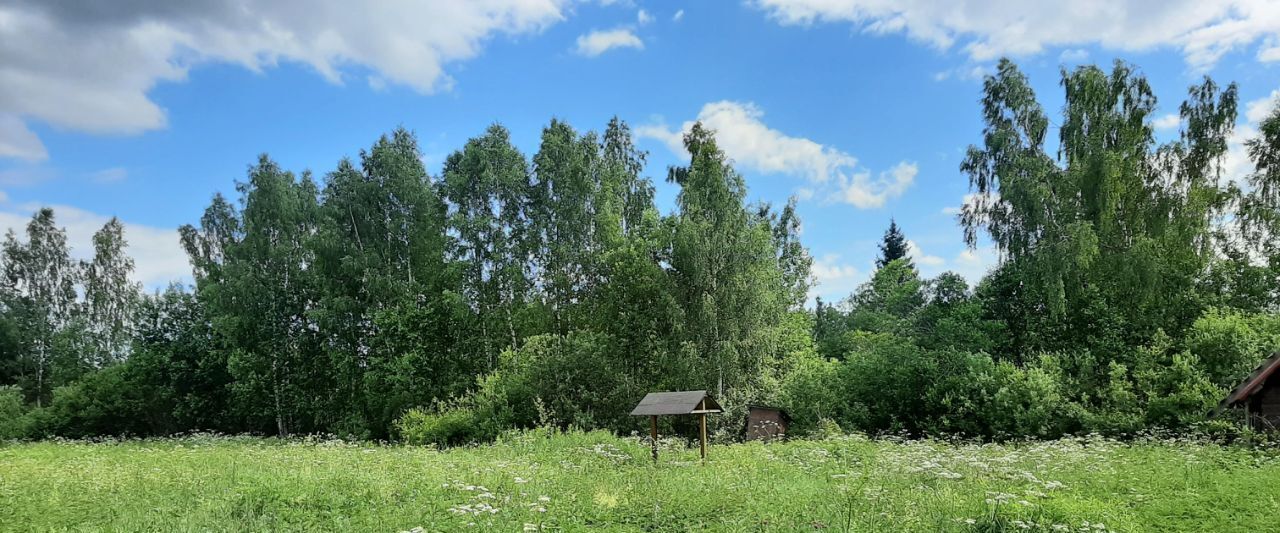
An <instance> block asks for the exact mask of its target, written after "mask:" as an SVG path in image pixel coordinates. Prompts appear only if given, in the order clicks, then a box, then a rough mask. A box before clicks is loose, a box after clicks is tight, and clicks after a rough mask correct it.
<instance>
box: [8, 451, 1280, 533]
mask: <svg viewBox="0 0 1280 533" xmlns="http://www.w3.org/2000/svg"><path fill="white" fill-rule="evenodd" d="M648 454H649V450H648V446H647V445H646V444H645V443H643V442H641V441H640V440H638V439H633V438H620V437H616V436H613V435H611V434H609V433H605V432H592V433H581V432H571V433H567V434H554V433H553V432H548V431H546V430H541V429H539V430H532V431H528V432H522V433H514V434H508V435H505V436H503V437H502V438H501V439H499V440H498V441H497V442H496V443H495V444H492V445H487V446H480V447H461V448H454V449H451V450H448V451H447V452H438V451H436V450H434V449H431V448H425V447H417V446H386V447H384V446H368V445H361V444H352V443H345V442H339V441H327V440H314V439H313V440H290V441H278V440H260V439H253V438H215V437H205V436H192V437H184V438H180V439H163V440H148V441H127V442H99V443H87V442H62V443H52V442H46V443H33V444H21V445H12V446H8V447H0V464H4V465H5V468H4V469H3V470H2V471H0V502H3V503H4V505H2V506H0V529H4V530H40V531H43V530H78V529H84V528H92V529H104V530H113V531H135V530H148V531H150V530H164V531H184V530H192V529H196V530H201V531H267V530H270V531H333V530H343V531H417V530H418V529H416V528H421V530H422V531H459V530H467V529H471V528H473V529H476V530H480V531H522V530H523V531H542V530H548V531H559V530H580V529H605V530H609V531H688V530H690V529H694V530H711V531H811V530H833V531H1028V530H1029V531H1047V532H1056V531H1070V532H1089V533H1099V532H1104V531H1161V532H1164V531H1266V530H1270V529H1271V527H1272V525H1273V524H1274V523H1275V522H1274V520H1275V516H1276V512H1277V511H1280V507H1278V504H1277V502H1276V499H1275V497H1274V494H1275V490H1274V488H1273V483H1274V481H1273V480H1274V479H1275V478H1276V476H1277V475H1280V455H1277V453H1276V451H1275V450H1274V449H1267V448H1263V449H1249V448H1244V447H1222V446H1219V445H1216V444H1211V443H1206V442H1197V441H1192V440H1169V439H1151V438H1142V439H1138V440H1136V441H1130V442H1125V443H1121V442H1118V441H1113V440H1107V439H1103V438H1098V437H1087V438H1075V439H1066V440H1056V441H1044V442H1037V443H1021V444H1003V445H990V444H986V445H979V444H971V443H946V442H940V441H932V440H907V441H903V440H900V439H893V438H890V439H881V440H868V439H866V438H864V437H858V436H845V437H836V438H831V439H825V440H818V441H793V442H788V443H775V444H769V445H762V444H760V443H749V444H734V445H728V446H714V447H713V448H712V449H711V452H710V456H709V458H708V460H707V462H706V463H705V464H704V463H701V462H699V461H698V460H697V457H698V451H697V448H696V446H695V447H692V448H686V447H685V445H684V444H683V442H680V441H671V440H664V441H663V450H662V452H661V460H660V461H659V462H658V463H657V464H654V463H653V462H652V461H651V460H650V459H649V455H648Z"/></svg>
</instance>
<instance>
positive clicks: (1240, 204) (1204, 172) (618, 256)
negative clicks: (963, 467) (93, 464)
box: [0, 61, 1280, 444]
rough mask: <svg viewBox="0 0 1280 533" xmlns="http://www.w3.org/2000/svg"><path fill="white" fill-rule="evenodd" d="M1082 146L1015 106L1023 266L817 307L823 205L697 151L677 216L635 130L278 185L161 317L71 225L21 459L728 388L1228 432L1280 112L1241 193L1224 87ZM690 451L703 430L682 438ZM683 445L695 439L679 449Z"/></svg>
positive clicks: (1003, 205) (361, 428) (1083, 126)
mask: <svg viewBox="0 0 1280 533" xmlns="http://www.w3.org/2000/svg"><path fill="white" fill-rule="evenodd" d="M1061 80H1062V86H1063V89H1064V93H1065V105H1064V106H1063V112H1062V117H1061V118H1060V120H1059V121H1058V123H1060V126H1058V127H1057V130H1058V131H1057V133H1058V136H1059V138H1058V143H1057V147H1056V149H1052V150H1051V149H1050V148H1048V147H1046V142H1047V136H1048V135H1049V134H1050V132H1051V131H1050V130H1051V124H1054V122H1052V121H1051V120H1050V119H1049V118H1048V115H1047V114H1046V113H1045V112H1044V110H1043V109H1042V107H1041V106H1040V104H1039V103H1038V101H1037V99H1036V96H1035V94H1034V93H1033V92H1032V91H1031V89H1030V86H1029V83H1028V81H1027V79H1026V78H1025V76H1024V75H1023V74H1022V73H1021V72H1020V71H1018V69H1017V67H1016V66H1015V65H1014V64H1012V63H1011V62H1008V61H1003V62H1001V63H1000V66H999V69H998V71H997V72H996V73H995V74H994V75H992V76H990V77H988V78H987V79H986V81H985V83H984V88H983V98H982V101H981V102H982V114H983V117H984V122H985V127H984V129H983V131H982V132H981V142H980V143H979V144H976V145H974V146H972V147H970V149H969V151H968V154H967V156H966V157H965V159H964V162H963V164H962V166H961V171H962V172H963V173H964V174H966V175H967V176H968V178H969V181H970V186H971V189H972V191H973V192H974V194H973V195H972V198H973V200H972V201H971V202H969V203H968V204H966V206H965V207H964V209H963V211H962V213H961V214H960V216H959V217H958V218H959V223H960V225H961V227H962V228H963V230H964V234H965V239H966V241H967V242H968V244H969V245H971V246H976V245H977V244H978V243H979V242H980V240H982V239H987V240H989V241H990V242H992V243H994V245H995V247H996V249H997V250H998V251H999V253H1000V255H1001V257H1002V261H1001V263H1000V265H999V266H998V267H997V268H996V269H995V270H993V271H992V272H990V273H989V274H988V275H987V276H986V277H985V278H984V279H983V280H982V281H981V282H980V283H979V284H978V285H977V286H976V287H970V286H969V285H968V283H967V282H966V281H965V280H964V278H962V277H960V276H959V275H956V274H954V273H944V274H942V275H940V276H938V277H936V278H933V279H924V278H922V277H921V276H920V274H919V272H918V270H917V269H916V268H915V266H914V265H913V264H912V262H911V260H910V257H909V256H908V255H907V254H908V249H907V245H906V238H905V236H904V235H902V232H901V230H900V228H899V227H898V226H897V225H896V223H891V225H890V228H889V231H887V232H886V236H885V240H884V242H883V244H882V245H881V247H880V257H879V258H878V260H877V270H876V272H875V273H874V275H873V276H872V279H871V280H870V281H868V282H867V283H866V284H864V285H863V286H861V287H859V288H858V290H857V291H855V292H854V293H853V294H851V295H850V296H849V297H848V298H846V299H843V300H841V301H839V302H836V303H829V302H824V301H822V300H820V299H819V300H818V301H817V302H816V306H815V307H814V308H813V309H807V308H806V307H805V305H804V304H805V300H806V297H807V295H808V293H809V289H810V283H811V275H810V266H811V259H810V257H809V254H808V252H807V250H806V248H805V247H804V246H803V244H802V243H801V242H800V238H799V236H800V220H799V218H798V216H797V213H796V206H795V202H794V200H793V201H791V202H788V203H787V204H785V205H782V206H774V205H770V204H767V203H758V204H750V203H748V202H747V201H746V197H747V187H746V183H745V181H744V180H743V178H742V176H741V175H740V174H739V173H738V172H736V171H735V170H734V169H733V166H732V162H731V161H729V160H728V159H727V158H726V156H725V154H724V153H723V152H722V151H721V150H720V149H719V148H718V147H717V145H716V142H715V132H712V131H710V130H708V129H707V128H705V127H704V126H702V125H701V124H695V125H694V126H693V127H692V129H691V130H690V131H689V132H688V133H687V134H686V135H685V137H684V144H685V148H686V150H687V151H688V153H689V154H690V158H689V160H688V162H687V163H685V164H682V165H677V166H673V167H671V168H669V169H668V172H667V177H666V179H667V181H668V182H669V183H671V184H673V185H674V186H675V187H677V188H678V191H679V192H678V195H677V198H676V202H675V206H674V209H673V210H672V211H671V212H669V213H665V214H664V213H662V212H661V211H660V210H659V209H658V207H657V206H656V204H655V200H654V185H653V183H652V181H651V180H650V179H648V178H647V177H645V165H646V154H645V153H644V152H643V151H641V150H639V149H638V148H637V147H636V146H635V144H634V142H633V139H632V135H631V132H630V129H629V128H628V126H627V125H626V124H625V123H624V122H622V121H621V120H618V119H616V118H615V119H613V120H612V121H610V122H609V124H608V125H607V126H606V127H605V128H604V131H603V133H596V132H592V131H588V132H580V131H578V130H575V129H574V128H573V127H571V126H570V125H568V124H566V123H564V122H563V121H559V120H552V121H551V123H550V124H548V125H547V126H546V127H545V128H544V129H543V131H542V137H541V142H540V145H539V147H538V150H537V152H536V153H535V154H534V155H533V156H532V157H531V158H529V157H526V156H525V155H524V154H523V153H521V152H520V151H519V150H518V149H516V148H515V147H514V146H513V145H512V144H511V141H510V136H509V134H508V132H507V131H506V130H505V129H504V128H503V127H501V126H500V125H493V126H491V127H489V128H488V129H487V130H486V131H485V132H484V133H483V134H482V135H480V136H478V137H475V138H473V139H470V140H469V141H467V143H466V144H465V145H464V146H463V147H462V148H461V149H459V150H457V151H455V152H454V153H452V154H451V155H449V157H448V158H447V159H446V161H445V163H444V167H443V170H442V172H441V174H440V175H439V176H431V175H429V174H428V172H427V170H426V168H425V167H424V165H423V163H422V158H421V153H420V151H419V148H418V145H417V140H416V139H415V137H414V135H413V134H412V133H410V132H409V131H406V130H404V129H397V130H395V131H393V132H391V133H390V134H388V135H386V136H383V137H382V138H380V139H378V140H377V142H375V143H374V144H373V145H372V146H371V147H370V148H369V149H367V150H364V151H361V153H360V154H359V156H358V157H357V158H355V159H343V160H341V161H339V162H338V164H337V165H336V168H335V169H334V170H332V171H330V172H328V173H326V174H324V175H323V176H321V177H319V178H317V177H316V176H313V175H312V174H311V173H310V172H302V173H298V174H295V173H294V172H291V171H288V170H286V169H283V168H281V167H280V166H279V165H278V164H277V163H275V162H274V161H272V160H271V159H270V158H269V157H267V156H266V155H264V156H262V157H261V158H260V159H259V160H258V162H257V163H256V164H255V165H252V166H251V167H250V168H249V170H248V172H247V176H246V179H245V180H244V181H240V182H237V183H236V187H235V192H236V195H235V197H234V198H227V197H224V196H222V195H215V196H214V197H213V200H212V201H211V203H210V205H209V207H208V208H207V209H206V210H205V212H204V214H203V216H202V217H201V218H200V220H199V221H198V223H195V224H191V225H187V226H183V227H182V228H181V229H180V231H179V233H180V235H181V243H182V246H183V247H184V249H185V250H186V252H187V254H188V255H189V257H190V260H191V265H192V268H193V278H194V285H193V286H191V287H183V286H178V285H174V286H171V287H169V288H168V289H166V290H164V291H159V292H156V293H153V294H144V293H143V292H142V290H141V288H140V287H139V286H138V285H137V284H134V283H132V282H130V281H129V275H130V272H131V270H132V266H133V265H132V262H131V260H130V259H129V258H128V256H127V255H126V254H125V253H124V250H125V241H124V235H123V227H122V226H121V225H120V223H119V222H118V221H116V220H112V221H111V222H110V223H108V224H107V226H106V227H104V228H103V230H102V231H100V232H99V233H98V235H97V236H95V238H94V246H95V255H94V258H93V259H92V260H91V261H84V262H76V261H73V260H71V259H70V257H71V255H70V253H69V251H68V249H67V245H66V237H65V231H64V230H61V229H59V228H58V227H57V225H56V223H55V221H54V214H53V212H52V211H50V210H42V211H40V212H38V213H36V215H35V216H34V217H33V219H32V221H31V223H30V224H29V225H28V227H27V231H26V239H25V240H22V239H19V238H18V236H17V235H15V234H14V233H13V232H10V234H9V235H8V237H7V238H6V240H5V244H4V247H3V256H2V258H0V259H2V260H3V273H4V279H3V287H0V385H3V388H0V436H3V435H7V436H13V437H43V436H52V435H62V436H72V437H78V436H92V435H104V434H132V435H160V434H169V433H173V432H180V431H188V430H216V431H223V432H255V433H262V434H275V435H281V436H288V435H297V434H309V433H333V434H338V435H342V436H350V437H357V438H402V439H405V440H407V441H410V442H431V443H439V444H457V443H464V442H471V441H483V440H487V439H491V438H494V437H495V436H497V435H499V434H500V433H501V432H503V431H505V430H507V429H510V428H517V427H531V426H535V425H556V426H560V427H568V426H577V427H583V428H605V429H611V430H615V431H619V432H630V431H632V430H634V429H635V428H636V425H635V423H634V421H633V420H630V419H629V417H628V416H627V413H628V411H629V409H630V407H631V406H632V404H633V403H634V402H635V401H636V400H637V399H638V398H639V397H641V396H642V395H643V394H644V393H645V392H649V391H653V390H687V389H707V390H710V391H712V392H713V394H715V395H716V397H717V398H718V399H719V401H720V403H721V404H723V405H725V406H726V407H729V408H730V412H729V413H728V416H723V417H717V418H716V421H715V422H714V424H715V425H714V426H713V431H717V432H719V433H720V434H722V435H726V436H728V435H732V434H736V433H737V432H739V431H740V430H741V417H742V415H743V410H744V408H745V406H746V405H748V404H756V403H761V404H771V405H779V406H782V407H785V408H787V409H788V410H789V411H790V412H791V414H792V416H793V418H794V420H795V429H796V431H799V432H801V433H803V432H812V431H819V430H825V429H833V428H835V427H839V428H841V429H844V430H861V431H869V432H878V431H906V432H909V433H912V434H938V433H960V434H965V435H970V436H978V437H1024V436H1039V437H1052V436H1057V435H1061V434H1066V433H1074V432H1080V431H1102V432H1108V433H1115V434H1122V433H1127V432H1133V431H1138V430H1141V429H1143V428H1149V427H1156V426H1159V427H1171V428H1188V427H1193V426H1204V425H1205V421H1204V416H1205V413H1206V412H1207V411H1208V409H1209V408H1210V407H1211V406H1212V405H1213V404H1214V403H1216V402H1217V400H1218V399H1220V397H1221V395H1222V394H1224V393H1225V390H1226V389H1227V388H1229V387H1230V386H1232V385H1234V381H1235V380H1237V379H1239V378H1240V377H1242V376H1243V374H1244V373H1247V372H1248V370H1249V369H1250V368H1251V366H1252V365H1253V364H1256V363H1257V362H1258V361H1259V360H1261V358H1262V356H1263V355H1264V354H1265V353H1266V351H1267V350H1269V349H1274V348H1275V347H1277V346H1280V319H1278V318H1277V315H1276V312H1277V309H1280V295H1278V294H1277V287H1278V286H1280V284H1278V283H1277V281H1280V241H1278V239H1277V237H1276V236H1277V231H1278V230H1280V214H1278V213H1280V170H1277V168H1276V167H1277V165H1276V163H1275V161H1280V113H1276V112H1273V114H1272V115H1271V116H1269V117H1268V118H1267V119H1266V120H1265V121H1264V122H1263V123H1262V124H1261V125H1260V127H1259V132H1260V134H1259V136H1258V138H1256V139H1252V140H1250V141H1249V143H1248V151H1249V155H1250V157H1251V159H1252V160H1253V162H1254V164H1255V167H1256V169H1257V170H1256V171H1255V172H1254V173H1252V174H1251V175H1250V176H1248V177H1247V178H1246V181H1245V182H1244V183H1234V182H1231V181H1229V180H1226V179H1225V177H1224V176H1222V169H1223V160H1224V157H1225V154H1226V151H1227V140H1228V138H1229V137H1230V135H1231V131H1232V128H1233V126H1234V124H1235V120H1236V114H1237V113H1236V106H1237V102H1236V87H1235V86H1234V85H1229V86H1227V87H1225V88H1222V87H1219V86H1218V85H1216V84H1215V83H1214V82H1213V81H1212V80H1209V79H1207V78H1206V79H1205V80H1204V82H1203V83H1201V84H1198V85H1195V86H1193V87H1191V88H1190V90H1189V93H1188V98H1187V100H1186V101H1185V102H1184V103H1183V104H1182V105H1181V107H1180V108H1179V112H1180V115H1181V117H1182V119H1183V126H1182V130H1181V135H1180V137H1179V139H1177V140H1175V141H1172V142H1169V143H1163V144H1160V143H1157V142H1156V139H1155V136H1154V133H1153V130H1152V127H1151V117H1152V113H1154V111H1155V109H1156V99H1155V97H1154V95H1153V94H1152V92H1151V89H1150V87H1149V86H1148V85H1147V82H1146V80H1145V79H1144V78H1143V77H1142V76H1141V74H1140V72H1138V71H1137V70H1136V69H1135V68H1134V67H1132V66H1131V65H1128V64H1125V63H1121V62H1117V63H1116V64H1115V66H1114V68H1113V69H1112V70H1111V71H1110V72H1107V71H1105V70H1103V69H1100V68H1098V67H1094V66H1087V67H1079V68H1077V69H1075V70H1071V71H1066V70H1064V71H1063V72H1062V75H1061ZM664 423H668V424H676V425H679V424H682V423H684V422H682V421H679V420H673V421H668V422H664ZM676 429H679V428H676Z"/></svg>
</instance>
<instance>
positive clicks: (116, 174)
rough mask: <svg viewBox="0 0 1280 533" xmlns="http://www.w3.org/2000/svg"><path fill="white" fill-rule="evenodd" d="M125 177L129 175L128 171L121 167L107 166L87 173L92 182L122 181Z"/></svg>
mask: <svg viewBox="0 0 1280 533" xmlns="http://www.w3.org/2000/svg"><path fill="white" fill-rule="evenodd" d="M127 177H129V171H128V170H125V169H124V168H121V167H112V168H107V169H103V170H99V171H97V172H94V173H93V174H90V175H89V179H91V180H93V182H94V183H101V184H107V183H116V182H120V181H124V179H125V178H127Z"/></svg>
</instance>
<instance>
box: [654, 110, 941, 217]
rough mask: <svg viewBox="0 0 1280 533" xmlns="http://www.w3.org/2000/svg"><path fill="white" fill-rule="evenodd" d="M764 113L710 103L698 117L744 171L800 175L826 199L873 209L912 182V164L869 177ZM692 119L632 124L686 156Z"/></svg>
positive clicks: (848, 157)
mask: <svg viewBox="0 0 1280 533" xmlns="http://www.w3.org/2000/svg"><path fill="white" fill-rule="evenodd" d="M763 118H764V111H762V110H761V109H760V108H759V107H756V105H755V104H752V103H740V102H731V101H727V100H726V101H720V102H712V103H709V104H706V105H704V106H702V110H701V111H699V112H698V118H697V120H698V121H701V122H702V124H703V125H705V126H706V127H708V128H710V129H711V130H713V131H715V134H716V144H717V145H718V146H719V147H720V149H721V150H723V151H724V152H725V154H726V155H728V156H729V158H730V159H732V160H733V162H734V164H735V165H737V166H740V167H741V168H744V169H749V170H753V171H756V172H760V173H763V174H783V175H788V176H795V177H799V178H803V179H805V180H806V181H808V182H809V183H810V184H813V185H819V186H823V187H824V188H825V189H826V190H827V191H828V192H827V197H828V198H830V199H832V200H835V201H840V202H844V203H848V204H851V205H854V206H856V207H859V208H864V209H865V208H874V207H880V206H882V205H884V203H885V202H886V201H887V200H889V199H891V198H896V197H898V196H901V195H902V194H903V193H904V192H906V190H907V188H908V187H910V186H911V184H912V182H913V181H914V180H915V176H916V174H917V172H918V168H917V167H916V165H915V163H907V162H902V163H898V164H897V165H896V166H894V167H893V168H892V169H890V170H889V171H887V172H882V173H880V174H879V175H878V176H877V177H875V178H872V176H871V173H870V172H869V171H867V170H865V169H862V168H861V167H859V166H858V160H857V158H855V157H853V156H852V155H849V154H848V153H846V152H844V151H841V150H839V149H836V148H833V147H831V146H827V145H823V144H819V143H817V142H814V141H812V140H809V139H806V138H803V137H792V136H789V135H786V134H784V133H782V132H780V131H778V130H775V129H772V128H770V127H769V126H768V125H766V124H765V123H764V122H763V120H762V119H763ZM694 122H695V121H692V120H690V121H686V122H684V123H683V124H682V125H681V127H680V128H679V129H677V130H672V129H670V128H668V127H667V126H665V125H652V124H651V125H644V126H640V127H638V128H636V134H637V135H638V136H640V137H648V138H653V139H657V140H659V141H662V142H663V143H665V144H666V145H667V147H668V148H670V149H671V151H672V152H674V153H676V154H680V155H682V156H685V157H687V156H688V153H687V152H685V150H684V145H683V141H682V137H683V135H684V133H686V132H688V131H689V130H690V129H691V128H692V127H693V124H694Z"/></svg>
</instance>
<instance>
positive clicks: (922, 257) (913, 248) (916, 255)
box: [907, 239, 947, 267]
mask: <svg viewBox="0 0 1280 533" xmlns="http://www.w3.org/2000/svg"><path fill="white" fill-rule="evenodd" d="M907 255H908V256H910V257H911V260H912V261H914V262H915V263H916V264H917V265H921V266H928V267H939V266H942V265H945V264H947V260H946V259H943V258H941V257H938V256H936V255H929V254H927V253H925V252H924V250H922V249H921V248H920V245H918V244H916V241H913V240H910V239H908V240H907Z"/></svg>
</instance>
